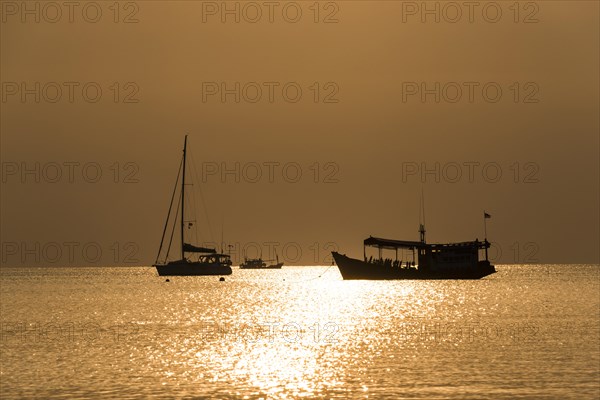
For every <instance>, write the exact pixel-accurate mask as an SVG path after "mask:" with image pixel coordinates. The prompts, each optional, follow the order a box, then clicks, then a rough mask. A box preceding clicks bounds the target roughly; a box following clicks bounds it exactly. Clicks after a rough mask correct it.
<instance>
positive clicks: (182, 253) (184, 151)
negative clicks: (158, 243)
mask: <svg viewBox="0 0 600 400" xmlns="http://www.w3.org/2000/svg"><path fill="white" fill-rule="evenodd" d="M186 149H187V135H185V138H184V139H183V171H182V172H183V174H182V176H181V259H182V260H185V250H184V249H185V243H184V242H185V241H184V238H183V224H184V223H185V221H184V218H183V214H184V205H185V153H186Z"/></svg>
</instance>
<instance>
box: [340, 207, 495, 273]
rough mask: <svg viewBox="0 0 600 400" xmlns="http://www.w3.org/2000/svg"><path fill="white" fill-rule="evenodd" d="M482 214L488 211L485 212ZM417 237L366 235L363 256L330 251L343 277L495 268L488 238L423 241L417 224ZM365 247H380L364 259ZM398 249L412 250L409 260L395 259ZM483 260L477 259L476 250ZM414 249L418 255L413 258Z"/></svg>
mask: <svg viewBox="0 0 600 400" xmlns="http://www.w3.org/2000/svg"><path fill="white" fill-rule="evenodd" d="M485 218H489V214H487V213H485V212H484V221H485ZM419 232H420V239H421V240H420V241H418V242H416V241H405V240H392V239H382V238H376V237H372V236H371V237H369V238H367V239H365V240H364V242H363V258H364V259H363V260H359V259H355V258H350V257H347V256H346V255H344V254H339V253H337V252H335V251H334V252H332V253H331V254H332V255H333V258H334V260H335V263H336V264H337V266H338V268H339V270H340V273H341V274H342V277H343V278H344V279H372V280H381V279H480V278H483V277H484V276H487V275H490V274H493V273H494V272H496V269H495V268H494V266H493V265H491V264H490V262H489V260H488V252H487V249H488V248H489V247H490V242H488V241H487V239H484V241H483V242H481V241H479V240H475V241H472V242H460V243H435V244H434V243H426V241H425V226H424V225H423V224H421V225H420V229H419ZM366 247H376V248H378V249H379V258H377V259H375V260H373V258H372V257H370V258H369V259H367V256H366ZM383 249H387V250H395V251H396V257H395V259H391V258H387V259H384V258H383V257H382V250H383ZM398 249H401V250H411V251H412V260H398ZM481 249H483V250H485V260H479V250H481ZM415 251H416V252H417V259H415Z"/></svg>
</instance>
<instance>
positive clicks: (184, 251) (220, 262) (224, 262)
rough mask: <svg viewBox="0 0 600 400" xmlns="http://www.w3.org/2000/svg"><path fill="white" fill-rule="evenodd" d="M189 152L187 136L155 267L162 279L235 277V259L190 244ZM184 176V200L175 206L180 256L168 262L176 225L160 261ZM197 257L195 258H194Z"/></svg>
mask: <svg viewBox="0 0 600 400" xmlns="http://www.w3.org/2000/svg"><path fill="white" fill-rule="evenodd" d="M186 153H187V135H186V136H185V139H184V142H183V159H182V161H181V164H180V166H179V172H178V173H177V180H176V183H175V188H174V189H173V195H172V197H171V204H170V206H169V212H168V214H167V220H166V221H165V227H164V230H163V235H162V239H161V241H160V246H159V249H158V256H157V257H156V262H155V263H154V267H155V268H156V271H157V272H158V275H160V276H171V275H179V276H196V275H231V273H232V270H231V264H232V262H231V258H230V256H229V255H228V254H221V253H217V251H216V250H215V249H211V248H206V247H200V246H195V245H192V244H190V243H186V238H185V229H184V228H185V226H186V224H187V226H188V228H189V227H190V226H191V225H192V221H189V220H186V219H185V215H184V214H185V213H184V210H185V207H184V206H185V187H186V185H189V184H188V183H186V175H185V169H186V168H185V167H186ZM180 174H181V190H180V191H179V197H180V198H181V201H180V202H179V201H178V202H177V205H176V206H175V208H176V210H175V217H174V218H175V220H177V216H178V215H179V216H180V219H179V231H180V239H181V240H180V242H181V247H180V249H179V250H180V257H181V258H179V259H177V260H173V261H168V259H169V253H170V250H171V244H172V243H173V236H174V234H175V227H176V223H174V224H173V228H172V229H171V236H170V238H169V244H168V247H167V251H166V255H165V257H164V259H162V260H160V256H161V252H162V249H163V244H164V241H165V236H166V233H167V228H168V225H169V218H170V216H171V212H172V211H173V201H174V199H175V193H176V192H177V187H178V183H179V176H180ZM194 255H195V256H194Z"/></svg>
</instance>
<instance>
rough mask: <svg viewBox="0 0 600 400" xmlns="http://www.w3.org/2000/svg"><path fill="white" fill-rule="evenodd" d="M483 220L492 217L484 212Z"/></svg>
mask: <svg viewBox="0 0 600 400" xmlns="http://www.w3.org/2000/svg"><path fill="white" fill-rule="evenodd" d="M483 218H492V216H491V215H490V214H488V213H486V212H485V211H484V212H483Z"/></svg>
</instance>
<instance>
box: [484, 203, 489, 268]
mask: <svg viewBox="0 0 600 400" xmlns="http://www.w3.org/2000/svg"><path fill="white" fill-rule="evenodd" d="M487 217H488V214H487V213H486V212H485V210H483V240H484V242H485V243H484V246H485V261H488V245H487V244H488V241H487V223H486V219H487Z"/></svg>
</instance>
